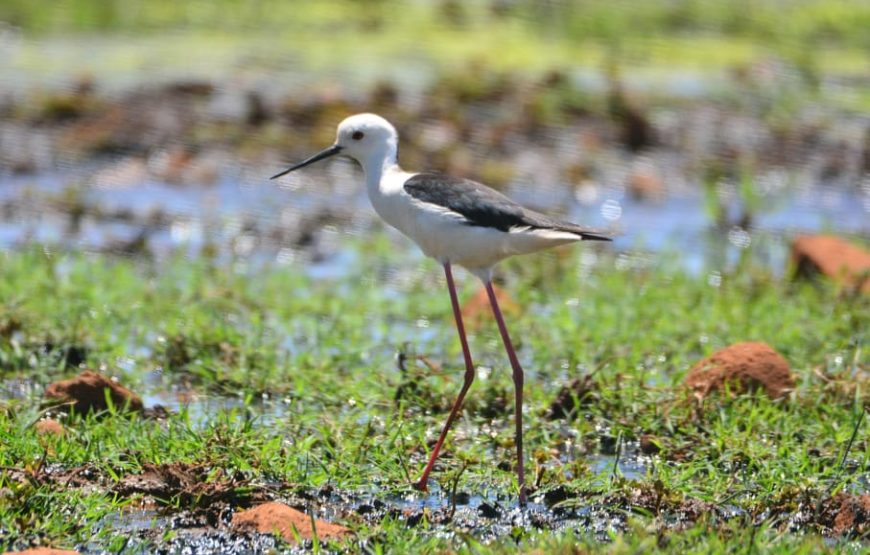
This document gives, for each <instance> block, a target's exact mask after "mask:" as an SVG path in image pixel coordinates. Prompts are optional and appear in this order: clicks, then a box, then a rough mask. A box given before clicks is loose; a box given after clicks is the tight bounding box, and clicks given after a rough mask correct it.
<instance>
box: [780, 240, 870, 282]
mask: <svg viewBox="0 0 870 555" xmlns="http://www.w3.org/2000/svg"><path fill="white" fill-rule="evenodd" d="M791 255H792V259H793V260H794V264H795V274H796V275H797V276H798V277H808V276H812V275H815V274H822V275H825V276H827V277H829V278H831V279H834V280H836V281H838V282H840V283H842V284H844V285H846V286H849V287H854V288H855V289H860V290H861V291H863V292H864V293H870V252H867V251H866V250H864V249H862V248H861V247H858V246H856V245H853V244H851V243H848V242H846V241H844V240H842V239H840V238H839V237H834V236H831V235H805V236H803V237H798V238H797V239H795V242H794V243H793V244H792V247H791Z"/></svg>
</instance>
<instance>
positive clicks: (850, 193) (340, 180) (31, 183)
mask: <svg viewBox="0 0 870 555" xmlns="http://www.w3.org/2000/svg"><path fill="white" fill-rule="evenodd" d="M336 172H337V176H335V177H330V178H327V179H326V180H324V179H323V178H320V177H317V176H306V177H305V179H306V182H305V183H302V182H301V181H292V180H291V181H290V182H289V183H287V184H283V185H277V186H276V185H275V184H273V183H271V182H267V181H264V180H263V179H261V178H260V177H261V176H255V175H251V174H247V175H246V176H245V177H243V178H241V179H239V178H224V179H220V180H218V181H217V182H216V183H215V184H214V185H211V186H173V185H169V184H165V183H160V182H156V181H150V180H148V181H144V182H142V183H136V184H126V185H123V186H113V187H105V188H103V187H99V186H93V187H87V188H84V189H82V188H77V187H76V186H72V190H73V191H75V192H74V193H69V190H70V186H68V185H66V186H65V185H64V183H67V181H65V180H64V179H63V178H61V177H60V176H50V175H47V176H35V177H14V178H6V179H4V180H3V182H2V186H0V203H4V204H5V205H6V206H7V207H8V208H7V210H6V214H7V217H6V218H4V219H2V220H0V248H6V249H8V248H15V247H17V246H21V245H24V244H27V243H29V242H34V241H35V242H40V243H47V244H54V245H58V246H60V247H61V248H68V249H82V250H86V251H108V252H117V253H120V254H128V255H136V253H137V252H138V250H136V249H145V252H148V253H150V254H151V255H153V256H155V257H156V258H157V259H161V258H164V257H166V256H169V255H171V254H173V253H178V252H182V253H188V254H190V255H197V254H200V253H203V252H205V251H206V250H209V252H215V253H216V255H217V256H218V258H219V259H223V260H226V261H229V260H239V259H243V260H250V261H254V262H256V261H260V262H274V263H277V264H290V263H293V262H294V261H296V260H300V259H304V260H306V264H305V265H304V266H303V267H304V271H305V272H306V273H307V274H308V275H309V276H310V277H312V278H316V279H334V278H336V277H339V276H341V275H343V274H346V273H349V272H351V271H352V270H351V268H352V267H353V266H354V265H355V263H356V261H357V255H358V253H357V252H355V251H354V249H352V248H349V247H348V245H349V241H350V240H351V239H355V238H358V237H365V236H367V235H369V234H371V233H373V232H374V231H376V230H377V229H381V228H382V227H384V226H383V224H381V223H380V222H379V220H378V219H377V218H376V215H375V214H374V211H373V210H372V209H371V207H370V206H369V205H368V200H367V198H366V196H365V193H364V192H363V190H362V187H361V186H359V183H358V182H359V181H360V179H361V177H360V176H359V175H357V174H356V173H355V172H354V171H352V170H351V169H350V168H349V167H347V166H346V165H344V164H340V165H339V166H338V170H336V171H335V172H332V173H333V174H335V173H336ZM309 178H311V180H312V183H308V182H307V180H308V179H309ZM539 189H540V190H539V191H537V193H536V195H535V196H534V205H536V207H538V208H540V209H542V210H545V211H550V212H564V213H566V215H567V217H568V218H569V219H571V220H574V221H578V222H583V223H584V224H586V225H589V226H592V227H597V228H602V229H611V230H613V232H614V234H615V241H614V244H613V248H614V249H615V251H616V252H622V253H624V254H623V256H622V257H621V262H619V264H622V265H623V266H625V267H631V266H637V265H640V266H644V265H650V264H655V263H656V262H655V258H654V255H655V254H656V253H662V252H668V253H674V252H676V253H679V257H678V260H679V261H680V262H681V263H682V264H683V265H684V266H685V268H686V269H687V270H689V271H691V272H693V273H699V272H702V271H708V272H712V271H717V270H718V271H727V270H728V269H729V268H731V267H733V266H734V265H735V264H736V263H737V261H738V260H739V259H740V258H741V255H742V253H743V251H745V250H749V251H750V252H751V253H752V256H753V258H754V259H755V260H756V261H758V262H761V263H762V264H764V265H766V266H768V267H769V268H771V269H772V270H773V271H774V272H775V273H780V272H782V271H783V269H784V268H785V267H786V264H787V260H788V248H789V243H790V240H791V239H792V238H793V237H794V236H795V235H797V234H800V233H813V232H836V233H838V234H841V235H845V236H850V235H853V236H868V235H870V183H868V184H867V185H866V186H865V187H863V188H858V189H856V188H844V187H835V186H827V187H824V186H816V187H808V188H804V189H800V190H793V189H789V190H783V191H780V192H777V193H770V194H769V195H768V196H766V197H764V199H763V204H764V207H763V209H761V210H759V211H758V212H757V213H756V214H754V215H753V217H752V222H751V225H750V227H748V228H747V229H743V228H739V227H736V226H734V227H732V228H731V229H725V230H719V229H717V228H716V227H715V226H713V225H712V224H711V221H710V217H709V216H708V215H707V214H706V212H705V202H706V201H705V199H704V198H703V196H702V195H701V194H700V193H698V192H682V193H679V194H674V195H669V196H667V197H666V198H664V199H663V200H660V201H645V200H636V199H633V198H631V197H630V196H628V195H627V194H626V193H625V191H624V190H622V189H620V188H616V189H609V188H607V187H598V188H596V189H595V190H594V191H593V192H586V193H584V194H583V195H577V196H575V195H571V194H570V193H567V194H566V192H565V191H566V190H565V189H560V188H559V187H556V186H551V187H543V188H540V187H539ZM508 193H509V194H512V195H513V196H514V197H516V198H517V199H518V200H520V201H521V202H522V201H523V200H524V197H526V196H528V191H524V190H521V189H518V188H509V190H508ZM62 195H66V196H70V195H72V196H73V197H76V200H75V202H80V203H82V204H83V205H84V206H85V207H86V208H85V215H83V216H81V217H80V218H75V219H74V218H73V217H72V216H71V215H70V213H69V210H71V209H72V207H69V206H65V205H64V204H63V203H60V204H59V202H58V201H57V199H58V198H59V197H61V196H62ZM578 197H579V198H578ZM527 202H528V201H527ZM735 203H736V201H735ZM389 233H391V234H393V235H395V236H396V237H397V240H396V245H397V248H400V249H401V248H405V249H406V250H407V251H408V252H416V249H415V247H413V245H412V244H411V243H410V242H409V241H407V240H405V239H404V238H399V236H398V233H397V232H395V231H393V230H389ZM650 255H652V256H653V257H652V258H650ZM589 257H592V258H594V254H593V253H590V254H589V256H588V257H587V259H585V262H594V260H591V259H589Z"/></svg>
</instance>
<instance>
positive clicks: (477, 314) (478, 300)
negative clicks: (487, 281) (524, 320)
mask: <svg viewBox="0 0 870 555" xmlns="http://www.w3.org/2000/svg"><path fill="white" fill-rule="evenodd" d="M492 289H493V291H495V298H496V299H497V300H498V306H499V308H501V311H502V313H504V315H505V316H510V315H513V316H516V315H517V314H519V312H520V307H519V305H518V304H517V303H516V301H514V300H513V298H511V296H510V294H509V293H508V292H507V291H505V290H504V289H502V288H501V287H499V286H497V285H493V286H492ZM462 321H463V323H464V324H465V327H467V328H468V329H470V330H477V329H480V328H481V326H483V324H484V322H486V321H493V322H494V321H495V319H494V317H493V315H492V308H491V307H490V306H489V295H488V294H487V293H486V289H485V288H483V287H481V288H480V289H479V290H478V291H477V293H475V294H474V296H473V297H471V298H470V299H468V301H466V302H465V304H464V305H463V307H462Z"/></svg>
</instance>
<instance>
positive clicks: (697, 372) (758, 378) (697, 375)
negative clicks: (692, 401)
mask: <svg viewBox="0 0 870 555" xmlns="http://www.w3.org/2000/svg"><path fill="white" fill-rule="evenodd" d="M685 383H686V385H687V386H688V387H689V388H691V389H692V391H693V392H694V394H695V397H696V398H697V399H698V400H699V401H701V400H703V399H704V398H705V397H706V396H707V395H708V394H709V393H711V392H713V391H717V390H720V389H723V388H724V387H725V384H728V386H729V387H730V388H731V390H732V391H734V392H742V391H746V390H753V389H758V388H763V389H764V391H765V392H766V393H767V394H768V395H769V396H770V397H772V398H774V399H778V398H780V397H784V396H785V395H787V394H788V393H789V392H790V391H791V390H792V389H794V385H795V382H794V377H793V376H792V374H791V369H790V368H789V365H788V361H786V360H785V359H784V358H783V357H782V355H780V354H779V353H777V352H776V351H775V350H774V349H773V348H772V347H771V346H770V345H768V344H767V343H755V342H746V343H735V344H734V345H731V346H729V347H726V348H724V349H721V350H719V351H716V352H715V353H713V354H712V355H710V356H708V357H707V358H705V359H703V360H701V361H700V362H698V363H697V364H695V366H693V367H692V369H691V370H689V373H688V375H687V376H686V380H685Z"/></svg>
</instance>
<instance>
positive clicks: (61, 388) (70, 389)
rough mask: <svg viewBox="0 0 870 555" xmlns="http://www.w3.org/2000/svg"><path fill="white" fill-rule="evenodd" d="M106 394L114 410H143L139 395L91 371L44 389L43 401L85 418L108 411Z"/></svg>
mask: <svg viewBox="0 0 870 555" xmlns="http://www.w3.org/2000/svg"><path fill="white" fill-rule="evenodd" d="M106 390H108V397H109V398H110V399H111V400H112V404H113V405H114V406H115V407H117V408H119V409H124V408H126V409H127V410H132V411H141V410H142V408H143V405H142V399H140V398H139V396H138V395H136V394H135V393H133V392H132V391H130V390H129V389H127V388H126V387H124V386H122V385H121V384H119V383H117V382H115V381H113V380H112V379H111V378H108V377H106V376H103V375H102V374H98V373H97V372H93V371H91V370H85V371H84V372H82V373H81V374H79V375H78V376H76V377H74V378H70V379H68V380H62V381H59V382H54V383H53V384H50V385H49V386H48V387H47V388H45V397H46V399H47V400H48V401H49V402H50V403H52V404H60V405H63V406H65V407H67V408H68V410H69V411H71V412H77V413H80V414H85V413H87V412H90V411H94V412H99V411H104V410H106V409H108V408H109V406H108V404H107V403H106Z"/></svg>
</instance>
